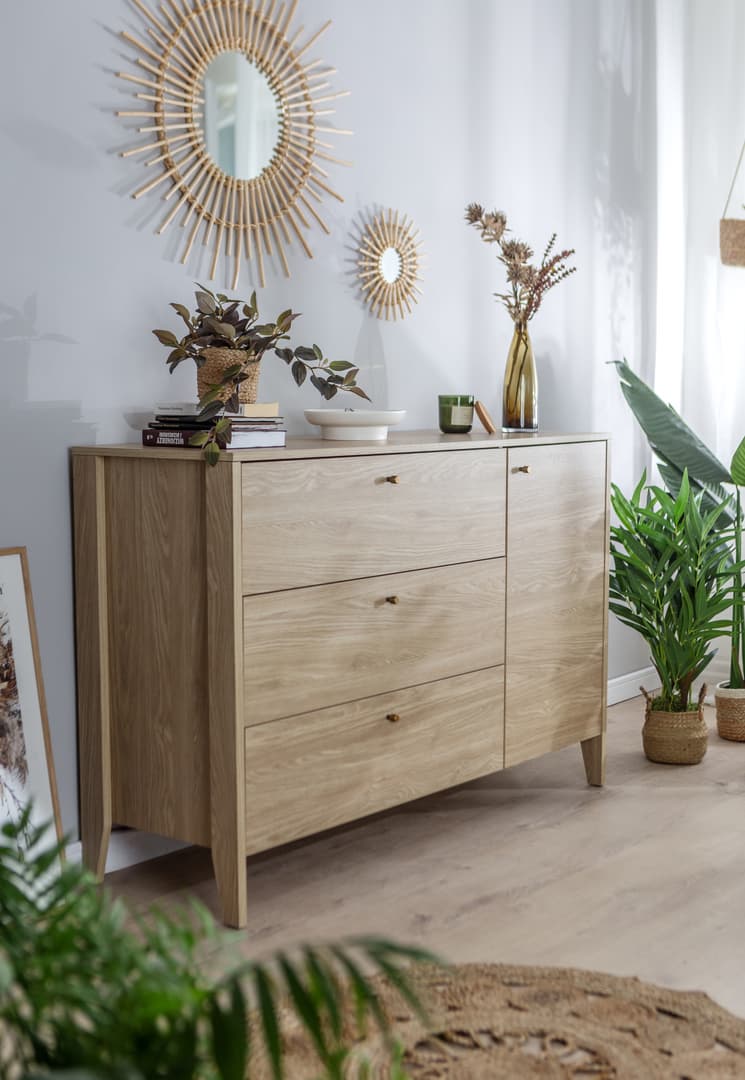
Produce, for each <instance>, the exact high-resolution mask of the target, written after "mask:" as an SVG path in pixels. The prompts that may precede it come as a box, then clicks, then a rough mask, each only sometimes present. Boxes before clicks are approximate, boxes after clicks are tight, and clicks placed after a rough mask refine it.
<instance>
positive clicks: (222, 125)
mask: <svg viewBox="0 0 745 1080" xmlns="http://www.w3.org/2000/svg"><path fill="white" fill-rule="evenodd" d="M132 3H133V4H134V5H135V7H136V8H137V9H138V11H139V12H140V14H141V15H142V17H143V19H144V22H145V38H146V40H142V38H141V37H138V36H137V35H135V34H132V33H130V32H129V31H122V37H123V38H124V40H125V41H126V42H127V43H128V44H129V45H130V46H132V47H133V48H134V49H135V50H136V56H135V59H134V63H135V65H136V67H137V69H138V70H137V73H136V74H135V73H133V72H124V71H122V72H117V74H118V75H119V77H120V78H122V79H124V80H126V81H127V82H129V83H132V84H134V86H135V87H136V89H135V91H134V93H135V97H136V98H137V100H138V108H137V109H121V110H119V111H118V113H117V115H118V116H121V117H124V118H135V119H137V120H140V121H142V123H141V124H140V126H138V127H137V135H138V139H137V145H135V146H132V147H131V148H128V149H126V150H124V151H123V152H122V156H123V157H133V156H137V155H143V160H144V165H145V166H146V167H147V168H148V169H151V170H155V171H156V172H157V175H156V176H154V178H153V179H152V180H148V182H147V183H145V184H143V185H142V186H141V187H139V188H138V189H137V191H135V192H134V193H133V195H134V198H136V199H138V198H140V197H142V196H143V195H147V194H148V193H149V192H152V191H155V190H156V189H158V188H164V186H165V192H164V199H165V201H166V202H169V203H173V205H172V206H170V207H169V209H168V211H167V213H166V215H165V217H164V218H163V219H162V221H161V222H160V224H159V226H158V229H157V232H158V233H164V232H165V231H166V229H168V228H169V226H170V225H171V224H172V223H174V222H177V224H178V225H180V227H181V228H182V229H184V243H183V251H182V255H181V261H182V262H183V263H186V262H187V261H188V259H189V257H190V255H191V254H192V252H193V250H194V246H195V244H196V243H198V240H199V236H200V233H201V239H202V244H203V245H205V246H208V247H210V246H211V251H212V261H211V267H210V278H211V279H214V278H215V277H216V276H217V274H218V269H219V268H220V265H221V256H223V257H224V258H225V259H226V265H227V267H228V268H229V276H230V277H231V278H232V287H233V288H234V289H235V288H236V287H237V284H238V279H239V277H240V273H241V266H242V263H243V261H244V260H255V263H256V266H257V269H258V277H259V281H260V283H261V284H262V285H264V284H265V283H266V272H265V258H266V257H270V258H271V257H273V256H274V255H275V253H276V256H277V258H278V259H279V262H280V263H281V265H282V269H283V270H284V273H285V275H286V276H288V277H289V274H290V269H289V265H288V261H287V252H286V247H288V246H289V245H291V244H292V243H293V242H294V241H295V240H297V242H298V243H299V244H300V246H301V247H302V249H303V250H304V251H305V253H306V255H308V257H309V258H312V257H313V253H312V251H311V248H310V245H309V244H308V241H307V239H306V236H305V232H306V231H307V230H309V229H310V228H311V227H312V224H313V221H315V222H316V223H317V224H318V225H319V226H320V227H321V228H322V229H323V231H324V232H325V233H329V232H330V229H329V227H328V225H327V224H326V222H325V221H324V219H323V216H322V214H321V213H320V211H319V209H318V206H319V204H320V203H322V201H323V199H324V197H325V196H331V197H333V198H335V199H338V200H339V201H340V202H342V201H343V199H342V196H341V195H339V194H338V192H336V191H334V190H333V188H332V187H331V186H330V185H329V183H328V182H327V181H328V172H327V171H326V169H325V168H324V167H323V166H322V165H321V162H324V163H325V162H329V163H331V164H334V165H348V164H350V163H349V162H348V161H343V160H341V159H340V158H337V157H336V156H335V154H334V147H333V145H332V144H331V143H329V142H328V141H327V139H328V138H329V137H330V136H333V135H351V134H352V133H351V132H350V131H345V130H340V129H338V128H334V127H331V126H330V122H329V120H328V119H327V118H328V117H329V116H331V115H332V114H333V113H334V107H333V102H334V101H335V100H336V99H337V98H340V97H345V96H346V95H347V93H348V91H336V92H333V90H332V88H331V84H330V82H329V79H330V77H331V76H332V75H334V74H335V70H334V69H333V68H325V67H323V64H322V61H320V60H311V59H309V58H308V54H309V52H310V50H311V49H312V47H313V46H314V45H315V43H316V42H317V41H318V39H319V38H320V37H321V35H322V34H323V33H324V31H325V30H327V29H328V27H329V26H330V25H331V23H330V21H329V22H327V23H326V24H325V25H324V26H322V27H321V29H320V30H319V31H318V32H317V33H315V34H313V35H312V36H311V37H308V38H307V39H304V30H303V28H302V27H300V28H299V29H297V30H295V29H293V25H292V24H293V22H294V19H295V14H296V9H297V4H298V0H291V2H290V3H289V5H287V4H285V3H284V2H280V3H277V0H253V2H252V0H167V2H166V3H161V4H160V5H159V8H158V13H157V14H156V13H155V12H154V11H153V10H151V9H150V8H149V7H148V6H146V4H145V3H144V2H143V0H132ZM179 215H180V216H179Z"/></svg>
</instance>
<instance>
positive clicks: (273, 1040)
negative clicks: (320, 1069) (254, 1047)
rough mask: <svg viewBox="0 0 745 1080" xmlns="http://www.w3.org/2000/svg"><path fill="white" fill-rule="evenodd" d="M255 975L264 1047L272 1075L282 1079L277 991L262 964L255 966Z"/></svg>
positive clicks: (276, 1078) (276, 1079) (275, 1078)
mask: <svg viewBox="0 0 745 1080" xmlns="http://www.w3.org/2000/svg"><path fill="white" fill-rule="evenodd" d="M253 977H254V985H255V987H256V996H257V998H258V1007H259V1016H260V1018H261V1027H262V1031H263V1035H264V1047H265V1049H266V1053H267V1057H268V1058H269V1064H270V1066H271V1070H272V1076H273V1078H274V1080H282V1043H281V1041H280V1036H279V1019H278V1017H277V1006H276V1002H275V995H276V991H275V988H274V984H273V982H272V979H271V977H270V975H269V973H268V972H267V971H265V970H264V968H263V967H261V966H260V965H257V966H256V967H255V968H254V970H253Z"/></svg>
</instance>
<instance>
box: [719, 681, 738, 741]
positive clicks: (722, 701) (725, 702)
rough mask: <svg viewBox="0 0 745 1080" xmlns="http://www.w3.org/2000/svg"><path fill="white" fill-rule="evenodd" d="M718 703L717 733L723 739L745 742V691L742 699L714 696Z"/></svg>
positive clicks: (720, 695)
mask: <svg viewBox="0 0 745 1080" xmlns="http://www.w3.org/2000/svg"><path fill="white" fill-rule="evenodd" d="M714 700H715V701H716V703H717V731H718V733H719V735H720V736H721V737H722V738H723V739H729V740H730V741H731V742H745V691H743V695H742V697H730V696H729V695H724V694H719V693H715V694H714Z"/></svg>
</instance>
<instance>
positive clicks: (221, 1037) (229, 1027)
mask: <svg viewBox="0 0 745 1080" xmlns="http://www.w3.org/2000/svg"><path fill="white" fill-rule="evenodd" d="M209 1017H210V1027H211V1033H212V1055H213V1057H214V1059H215V1065H216V1066H217V1070H218V1074H219V1076H220V1080H245V1077H246V1071H247V1069H248V1054H249V1041H248V1017H247V1010H246V999H245V997H244V994H243V990H242V989H241V985H240V982H239V981H238V979H233V980H231V984H230V988H229V1002H228V1004H227V1007H226V1008H223V1007H222V1004H221V1002H220V996H219V995H215V996H214V997H213V998H212V1000H211V1002H210V1009H209Z"/></svg>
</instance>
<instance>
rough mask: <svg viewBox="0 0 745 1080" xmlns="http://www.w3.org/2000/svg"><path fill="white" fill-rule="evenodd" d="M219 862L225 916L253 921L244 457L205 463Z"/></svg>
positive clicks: (215, 860) (213, 801)
mask: <svg viewBox="0 0 745 1080" xmlns="http://www.w3.org/2000/svg"><path fill="white" fill-rule="evenodd" d="M205 488H206V505H207V515H206V522H207V658H208V671H209V712H210V716H209V723H210V817H211V832H212V864H213V866H214V868H215V878H216V879H217V888H218V891H219V893H220V903H221V906H222V917H223V921H224V922H225V923H226V924H227V925H228V926H235V927H238V928H241V927H244V926H245V925H246V919H247V911H246V810H245V805H246V794H245V786H244V785H245V763H244V755H245V747H244V734H243V599H242V587H241V516H240V511H241V473H240V462H235V461H231V460H223V461H221V462H219V464H217V465H215V466H214V467H212V468H209V467H206V468H205Z"/></svg>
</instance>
